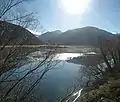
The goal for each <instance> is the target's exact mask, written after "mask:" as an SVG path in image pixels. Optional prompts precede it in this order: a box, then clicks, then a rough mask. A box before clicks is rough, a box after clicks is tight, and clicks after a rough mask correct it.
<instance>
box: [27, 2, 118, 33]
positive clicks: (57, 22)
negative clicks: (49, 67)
mask: <svg viewBox="0 0 120 102" xmlns="http://www.w3.org/2000/svg"><path fill="white" fill-rule="evenodd" d="M58 1H60V0H33V1H31V2H27V3H26V4H25V8H26V9H27V10H29V11H31V12H37V15H38V19H39V20H40V22H41V24H42V25H43V26H44V28H45V29H46V30H49V31H52V30H61V31H66V30H68V29H74V28H81V27H84V26H95V27H98V28H102V29H105V30H107V31H110V32H114V33H118V32H120V23H119V19H120V0H92V1H91V3H90V5H89V7H88V9H87V10H86V12H85V13H84V14H83V15H82V16H79V15H69V14H67V13H66V12H65V11H64V10H63V9H60V8H59V5H58Z"/></svg>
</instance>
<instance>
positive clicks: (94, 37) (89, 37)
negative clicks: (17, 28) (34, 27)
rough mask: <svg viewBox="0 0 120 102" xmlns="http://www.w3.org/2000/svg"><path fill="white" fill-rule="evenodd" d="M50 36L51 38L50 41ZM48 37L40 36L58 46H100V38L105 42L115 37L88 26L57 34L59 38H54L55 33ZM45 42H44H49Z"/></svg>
mask: <svg viewBox="0 0 120 102" xmlns="http://www.w3.org/2000/svg"><path fill="white" fill-rule="evenodd" d="M47 35H49V36H50V37H51V38H50V39H49V36H47ZM47 35H45V34H42V37H41V35H40V36H39V39H40V40H42V38H43V36H44V38H45V39H47V40H48V41H51V42H55V43H57V44H62V45H92V46H98V45H99V44H98V38H99V37H102V38H103V39H104V40H105V39H106V38H109V37H112V36H114V35H113V34H112V33H110V32H108V31H105V30H102V29H100V28H97V27H92V26H86V27H83V28H77V29H72V30H68V31H66V32H63V33H61V34H56V35H57V36H54V35H55V34H54V33H53V32H50V33H48V34H47ZM47 40H44V39H43V41H45V42H46V41H47Z"/></svg>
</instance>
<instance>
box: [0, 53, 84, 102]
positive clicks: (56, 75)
mask: <svg viewBox="0 0 120 102" xmlns="http://www.w3.org/2000/svg"><path fill="white" fill-rule="evenodd" d="M42 53H43V52H40V51H39V52H34V53H31V54H29V55H28V56H27V57H28V58H29V59H28V60H31V63H27V64H25V65H23V66H22V67H20V68H19V69H17V70H15V71H14V69H13V70H11V71H14V73H13V74H12V75H11V76H10V78H9V80H15V79H19V78H21V77H23V76H24V75H25V74H26V73H27V72H28V71H29V70H32V69H33V68H35V67H36V66H37V65H38V64H39V62H40V60H39V58H37V57H36V56H39V54H42ZM78 56H83V54H82V53H81V54H80V53H59V54H57V55H56V56H55V57H54V60H53V61H51V62H50V64H49V65H50V66H49V67H52V70H49V71H48V72H47V73H46V74H45V76H44V77H43V78H42V80H41V81H40V83H39V84H38V85H37V86H36V87H35V89H34V90H33V91H32V95H33V97H34V101H35V99H36V100H39V98H40V99H43V100H46V101H47V102H56V101H57V100H58V99H59V97H61V96H62V95H64V94H65V92H66V91H67V89H68V88H71V87H72V86H73V85H74V82H75V80H76V78H77V77H78V75H80V71H79V69H80V65H79V64H74V63H68V62H66V60H67V59H69V58H73V57H78ZM45 67H48V65H47V64H44V65H43V66H41V67H39V68H38V69H37V70H36V71H34V73H32V74H31V75H29V76H27V77H26V78H25V79H24V80H23V81H22V82H21V85H19V86H18V87H19V88H21V87H22V88H24V89H28V87H29V86H31V85H32V84H33V83H34V82H35V81H36V80H37V79H38V78H39V77H40V76H41V73H40V72H41V70H42V69H43V68H45ZM8 73H9V72H7V73H6V74H8ZM3 76H4V75H3ZM3 76H2V77H1V78H0V79H1V80H2V78H3ZM12 84H13V82H11V83H4V85H2V84H0V85H1V92H2V91H3V92H4V91H5V90H2V87H6V90H7V88H9V87H10V85H12ZM18 87H16V88H18ZM13 93H15V94H20V92H18V93H16V90H14V91H13ZM43 102H44V101H43Z"/></svg>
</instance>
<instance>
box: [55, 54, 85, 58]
mask: <svg viewBox="0 0 120 102" xmlns="http://www.w3.org/2000/svg"><path fill="white" fill-rule="evenodd" d="M78 56H83V54H80V53H60V54H57V55H56V57H55V59H59V60H68V59H70V58H73V57H78Z"/></svg>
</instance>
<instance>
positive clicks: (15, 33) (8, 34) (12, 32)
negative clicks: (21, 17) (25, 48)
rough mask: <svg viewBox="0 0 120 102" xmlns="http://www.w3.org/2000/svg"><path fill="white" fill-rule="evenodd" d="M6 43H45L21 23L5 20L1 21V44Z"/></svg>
mask: <svg viewBox="0 0 120 102" xmlns="http://www.w3.org/2000/svg"><path fill="white" fill-rule="evenodd" d="M3 32H4V33H3ZM5 43H8V44H9V45H11V44H24V45H28V44H29V45H30V44H31V45H34V44H43V42H42V41H41V40H39V39H38V38H37V37H36V36H35V35H33V34H32V33H31V32H30V31H28V30H27V29H25V28H23V27H21V26H19V25H15V24H12V23H8V22H5V21H0V45H3V44H5Z"/></svg>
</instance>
